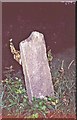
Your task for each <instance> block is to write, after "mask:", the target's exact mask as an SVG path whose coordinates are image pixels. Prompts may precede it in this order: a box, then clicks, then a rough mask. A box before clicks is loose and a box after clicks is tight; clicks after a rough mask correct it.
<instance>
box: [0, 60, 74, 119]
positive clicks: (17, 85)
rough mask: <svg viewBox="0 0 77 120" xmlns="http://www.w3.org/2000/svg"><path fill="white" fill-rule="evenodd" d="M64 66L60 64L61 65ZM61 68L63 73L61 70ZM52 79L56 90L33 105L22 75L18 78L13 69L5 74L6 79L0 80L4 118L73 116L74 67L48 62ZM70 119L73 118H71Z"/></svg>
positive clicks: (36, 100)
mask: <svg viewBox="0 0 77 120" xmlns="http://www.w3.org/2000/svg"><path fill="white" fill-rule="evenodd" d="M62 64H63V65H62ZM61 67H62V68H63V71H61ZM50 69H51V72H52V80H53V85H54V90H55V96H54V97H45V98H44V99H42V100H41V99H39V98H38V99H37V98H35V97H34V98H33V101H32V105H31V104H30V103H29V100H28V96H27V91H26V88H25V84H24V79H23V76H21V77H19V76H18V75H17V74H16V73H15V71H14V70H13V69H12V67H10V68H8V70H6V71H5V79H4V80H3V81H0V82H1V83H0V84H3V90H2V93H1V95H0V97H1V98H2V104H1V105H0V106H2V108H3V117H15V118H19V117H23V118H40V117H41V118H54V117H62V114H63V115H64V116H65V117H67V116H68V114H69V115H70V116H71V115H75V114H76V112H75V110H76V107H75V92H76V86H75V75H76V73H75V68H74V67H73V66H72V67H71V66H70V69H69V70H68V69H67V66H66V64H64V63H63V62H62V60H61V59H60V61H59V63H58V64H57V66H56V65H55V61H54V62H53V61H52V62H50ZM71 117H72V116H71Z"/></svg>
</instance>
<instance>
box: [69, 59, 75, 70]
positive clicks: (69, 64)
mask: <svg viewBox="0 0 77 120" xmlns="http://www.w3.org/2000/svg"><path fill="white" fill-rule="evenodd" d="M73 62H74V60H72V61H71V62H70V64H69V65H68V69H69V68H70V66H71V65H72V64H73Z"/></svg>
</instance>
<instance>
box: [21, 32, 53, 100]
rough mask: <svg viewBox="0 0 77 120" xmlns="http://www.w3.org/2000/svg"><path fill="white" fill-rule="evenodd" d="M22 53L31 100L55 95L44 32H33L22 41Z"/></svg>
mask: <svg viewBox="0 0 77 120" xmlns="http://www.w3.org/2000/svg"><path fill="white" fill-rule="evenodd" d="M20 55H21V61H22V68H23V73H24V77H25V84H26V89H27V94H28V97H29V100H30V101H31V100H32V99H33V97H36V98H44V97H45V96H53V95H54V88H53V83H52V76H51V73H50V68H49V64H48V59H47V55H46V46H45V40H44V36H43V34H41V33H39V32H36V31H34V32H32V33H31V35H30V36H29V37H28V38H27V39H25V40H24V41H22V42H20Z"/></svg>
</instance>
